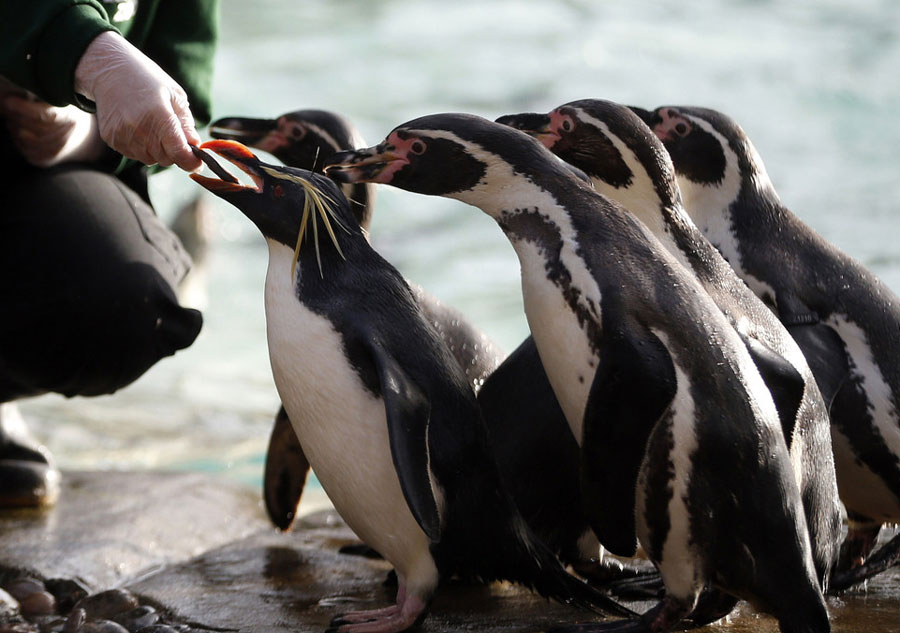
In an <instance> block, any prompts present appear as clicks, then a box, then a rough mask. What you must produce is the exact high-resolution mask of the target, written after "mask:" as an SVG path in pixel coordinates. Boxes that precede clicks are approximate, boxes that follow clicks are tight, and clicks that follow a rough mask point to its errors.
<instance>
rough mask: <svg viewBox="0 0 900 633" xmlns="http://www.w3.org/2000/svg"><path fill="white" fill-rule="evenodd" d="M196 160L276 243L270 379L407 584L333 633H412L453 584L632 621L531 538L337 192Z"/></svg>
mask: <svg viewBox="0 0 900 633" xmlns="http://www.w3.org/2000/svg"><path fill="white" fill-rule="evenodd" d="M197 152H198V154H199V155H200V156H202V157H203V160H204V162H206V163H207V164H208V165H209V166H210V168H211V169H212V170H213V173H214V174H215V175H217V176H218V178H211V177H208V176H204V175H201V174H191V178H192V179H194V180H195V181H196V182H197V183H199V184H200V185H202V186H204V187H205V188H207V189H208V190H209V191H211V192H213V193H214V194H216V195H218V196H219V197H221V198H223V199H225V200H226V201H228V202H230V203H231V204H233V205H234V206H236V207H237V208H238V209H239V210H240V211H241V212H243V213H244V214H245V215H246V216H247V217H248V218H249V219H250V220H251V221H253V222H254V224H256V226H257V228H258V229H259V230H260V232H261V233H262V234H263V236H264V237H265V238H266V243H267V245H268V248H269V267H268V272H267V275H266V290H265V303H266V330H267V338H268V345H269V356H270V360H271V364H272V373H273V376H274V379H275V385H276V387H277V388H278V392H279V395H280V396H281V399H282V402H283V403H284V407H285V410H286V412H287V414H288V416H289V418H290V421H291V424H292V425H293V427H294V430H295V431H296V433H297V436H298V438H299V439H300V444H301V445H302V446H303V449H304V453H305V455H306V457H307V458H308V459H309V463H310V465H311V466H312V468H313V470H314V471H315V472H316V475H317V476H318V478H319V480H320V481H321V483H322V486H323V488H324V489H325V491H326V492H327V493H328V496H329V498H330V499H331V500H332V502H333V503H334V506H335V509H336V510H337V511H338V512H339V513H340V515H341V516H342V517H343V519H344V520H345V521H346V522H347V524H348V525H349V526H350V528H351V529H353V531H354V532H355V533H356V534H357V535H358V536H359V537H360V538H361V539H362V540H363V541H364V542H366V543H367V544H368V545H370V546H371V547H373V548H374V549H375V550H376V551H378V552H380V553H381V554H382V555H383V556H384V558H385V559H386V560H388V561H389V562H390V563H391V564H392V565H393V566H394V569H395V570H396V572H397V578H398V591H397V600H396V604H394V605H392V606H390V607H387V608H385V609H380V610H369V611H360V612H353V613H349V614H344V615H342V616H338V617H337V618H336V619H335V620H334V621H333V622H332V625H333V630H336V631H340V632H341V633H361V632H365V633H389V632H393V631H402V630H406V629H408V628H410V627H412V626H413V625H415V624H416V623H418V622H419V621H421V619H422V618H424V616H425V614H426V613H427V609H428V605H429V603H430V600H431V597H432V595H433V594H434V592H435V590H436V588H437V586H438V581H439V579H440V578H442V577H447V576H449V575H451V574H455V575H458V576H459V577H461V578H477V579H481V580H485V581H489V580H495V579H504V580H509V581H514V582H519V583H522V584H524V585H526V586H528V587H531V588H533V589H535V590H536V591H538V592H539V593H540V594H541V595H544V596H547V597H551V598H554V599H557V600H560V601H562V602H565V603H570V604H574V605H578V606H584V607H593V608H596V609H607V610H610V611H612V612H615V613H630V611H629V610H628V609H625V608H624V607H621V606H620V605H618V604H617V603H616V602H614V601H612V600H611V599H609V598H607V597H606V596H603V595H602V594H599V593H598V592H596V591H595V590H594V589H592V588H591V587H590V586H588V585H587V584H585V583H584V582H582V581H580V580H578V579H576V578H575V577H574V576H572V575H570V574H569V573H568V572H566V571H565V569H564V568H563V567H562V565H561V564H560V563H559V561H558V560H557V559H556V558H555V557H554V556H553V554H552V552H550V550H549V549H547V548H546V546H544V545H543V544H542V543H541V542H540V541H539V540H537V539H536V538H535V537H534V535H533V534H532V533H531V532H530V530H529V529H528V527H527V525H526V524H525V523H524V521H523V520H522V518H521V516H520V515H519V514H518V512H517V511H516V508H515V506H514V504H513V502H512V499H511V498H510V497H509V495H508V494H507V493H506V492H505V489H504V488H503V485H502V481H501V479H500V476H499V474H498V472H497V468H496V464H495V463H494V462H493V458H492V456H491V453H490V449H489V446H488V441H487V433H486V429H485V426H484V422H483V420H482V418H481V413H480V410H479V408H478V404H477V402H476V400H475V394H474V392H473V390H472V389H471V387H470V386H469V384H468V381H467V379H466V376H465V374H464V373H463V371H462V369H461V368H460V367H459V365H458V364H457V363H456V361H455V360H454V359H453V356H452V355H451V353H450V351H449V349H448V348H447V346H446V345H445V344H444V342H443V341H442V339H441V337H440V335H439V334H438V333H437V331H436V330H435V328H434V327H433V326H432V325H431V324H430V323H429V322H428V321H427V320H426V319H425V318H424V316H423V313H422V310H421V308H420V306H419V305H418V303H417V302H416V299H415V296H414V294H413V293H412V291H411V290H410V289H409V286H408V285H407V284H406V282H405V281H404V279H403V277H402V276H401V275H400V273H399V272H398V271H397V270H396V269H395V268H394V267H392V266H391V265H390V264H389V263H388V262H386V261H385V260H384V259H382V258H381V257H380V256H379V255H378V254H377V253H376V252H375V251H374V250H373V249H372V247H371V246H370V245H369V243H368V241H367V240H366V239H365V237H364V235H363V232H362V230H361V229H360V227H359V225H358V224H356V222H354V218H353V215H352V213H351V211H350V208H349V203H348V202H347V200H346V198H344V197H343V195H342V194H341V191H340V189H339V188H338V186H337V184H336V183H334V182H333V181H332V180H330V179H329V178H327V177H325V176H322V175H320V174H316V173H314V172H310V171H306V170H300V169H297V168H291V167H284V166H275V165H269V164H266V163H263V162H261V161H260V160H259V159H257V158H256V156H254V155H253V154H252V153H251V152H250V150H249V149H247V148H246V147H245V146H243V145H241V144H239V143H236V142H233V141H222V140H214V141H209V142H207V143H204V144H203V145H202V146H201V147H200V148H199V149H198V150H197ZM207 152H214V153H215V154H217V155H219V156H221V157H223V158H225V159H227V160H228V161H230V162H231V163H233V164H234V165H236V166H237V167H238V168H240V169H241V170H243V171H244V172H246V173H247V174H249V176H250V177H251V178H252V180H253V182H254V184H253V185H246V186H245V185H242V184H240V182H238V181H237V179H236V178H234V176H231V175H230V174H229V173H228V172H227V171H226V170H224V168H222V167H221V166H219V165H218V163H216V162H215V159H214V158H213V157H212V156H211V155H209V154H208V153H207ZM319 225H321V226H322V227H323V228H322V230H321V231H319V230H318V227H319ZM307 231H309V232H311V233H312V237H310V235H309V234H308V232H307ZM320 232H321V233H322V234H323V235H322V236H319V233H320ZM326 235H327V237H326Z"/></svg>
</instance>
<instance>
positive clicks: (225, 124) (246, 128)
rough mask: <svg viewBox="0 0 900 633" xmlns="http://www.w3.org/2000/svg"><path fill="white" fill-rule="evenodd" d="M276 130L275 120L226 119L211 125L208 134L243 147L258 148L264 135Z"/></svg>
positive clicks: (276, 122) (276, 123)
mask: <svg viewBox="0 0 900 633" xmlns="http://www.w3.org/2000/svg"><path fill="white" fill-rule="evenodd" d="M277 129H278V121H276V120H275V119H248V118H244V117H226V118H224V119H219V120H218V121H214V122H213V123H211V124H210V126H209V133H210V135H211V136H212V137H213V138H215V139H224V140H229V141H240V142H241V143H243V144H244V145H250V146H253V147H258V146H259V143H260V142H261V141H262V140H263V139H264V138H265V137H266V135H268V134H271V133H272V132H275V131H276V130H277Z"/></svg>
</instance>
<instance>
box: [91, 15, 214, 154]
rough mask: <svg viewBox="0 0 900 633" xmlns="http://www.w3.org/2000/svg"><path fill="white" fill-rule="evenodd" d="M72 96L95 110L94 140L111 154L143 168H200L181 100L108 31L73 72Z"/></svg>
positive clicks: (149, 63)
mask: <svg viewBox="0 0 900 633" xmlns="http://www.w3.org/2000/svg"><path fill="white" fill-rule="evenodd" d="M75 90H76V92H78V93H79V94H82V95H84V96H85V97H87V98H88V99H91V100H92V101H94V103H96V104H97V122H98V123H99V126H100V136H101V137H103V140H104V141H106V143H107V144H108V145H109V146H110V147H112V148H113V149H114V150H116V151H117V152H119V153H121V154H123V155H125V156H127V157H128V158H133V159H135V160H139V161H141V162H142V163H146V164H147V165H152V164H154V163H159V164H160V165H162V166H163V167H168V166H169V165H171V164H173V163H174V164H176V165H178V166H179V167H181V168H182V169H184V170H185V171H194V170H196V169H199V168H200V166H201V162H200V159H198V158H197V157H196V156H194V154H193V152H191V148H190V146H189V144H192V145H199V144H200V136H199V135H198V134H197V130H196V129H195V128H194V117H193V115H192V114H191V110H190V107H189V106H188V99H187V95H186V94H185V92H184V90H183V89H182V87H181V86H179V85H178V83H177V82H176V81H175V80H174V79H172V78H171V77H169V75H167V74H166V72H165V71H164V70H163V69H162V68H160V67H159V66H158V65H157V64H156V62H154V61H153V60H151V59H150V58H149V57H147V56H146V55H144V54H143V53H141V52H140V51H139V50H138V49H137V48H135V47H134V46H133V45H132V44H131V43H130V42H128V40H126V39H125V38H124V37H122V36H121V35H119V34H118V33H116V32H113V31H107V32H104V33H101V34H100V35H98V36H97V37H96V38H94V40H93V41H92V42H91V43H90V44H89V45H88V47H87V49H85V52H84V54H83V55H82V56H81V59H80V60H79V62H78V66H77V67H76V68H75Z"/></svg>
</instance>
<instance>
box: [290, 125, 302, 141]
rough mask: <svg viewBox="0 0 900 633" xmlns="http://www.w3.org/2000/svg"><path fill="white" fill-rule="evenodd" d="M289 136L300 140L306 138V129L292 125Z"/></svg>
mask: <svg viewBox="0 0 900 633" xmlns="http://www.w3.org/2000/svg"><path fill="white" fill-rule="evenodd" d="M291 136H292V137H294V138H296V139H300V138H303V137H304V136H306V128H305V127H303V126H302V125H292V126H291Z"/></svg>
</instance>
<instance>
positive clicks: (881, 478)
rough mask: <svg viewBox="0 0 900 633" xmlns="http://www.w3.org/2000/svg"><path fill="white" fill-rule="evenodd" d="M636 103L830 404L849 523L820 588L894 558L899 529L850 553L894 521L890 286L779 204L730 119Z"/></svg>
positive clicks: (899, 463) (861, 575) (899, 344)
mask: <svg viewBox="0 0 900 633" xmlns="http://www.w3.org/2000/svg"><path fill="white" fill-rule="evenodd" d="M641 115H642V118H644V120H645V121H646V122H647V123H648V124H649V125H650V127H651V128H652V129H653V130H654V132H655V133H656V135H657V136H658V137H659V138H660V139H661V140H662V142H663V143H664V145H665V147H666V149H667V150H668V152H669V154H670V155H671V157H672V162H673V163H674V166H675V171H676V173H677V176H678V184H679V186H680V188H681V191H682V195H683V196H684V205H685V208H686V210H687V212H688V213H689V214H690V216H691V218H692V219H693V220H694V222H695V223H696V224H697V226H699V227H700V229H701V230H702V231H703V233H704V234H705V235H706V236H707V237H708V238H709V240H710V241H711V242H712V243H713V244H714V245H715V246H716V248H718V249H719V251H721V252H722V254H723V255H724V257H725V258H726V259H727V260H728V262H729V263H730V264H731V266H732V267H733V268H734V270H735V271H736V272H737V274H738V275H739V276H740V277H741V278H742V279H743V280H744V281H745V282H746V283H747V285H748V286H749V287H750V288H751V289H752V290H753V291H754V292H755V293H756V294H757V295H759V296H760V297H761V298H762V299H763V301H764V302H766V303H767V304H768V305H769V306H771V308H772V309H773V310H774V311H775V312H776V314H777V315H778V316H779V318H780V319H781V321H782V322H783V323H784V324H785V326H786V327H787V329H788V331H789V332H790V333H791V335H792V336H793V337H794V339H795V340H796V341H797V344H798V345H799V346H800V349H802V350H803V353H804V354H805V355H806V359H807V361H808V362H809V365H810V367H811V369H812V371H813V374H814V375H815V377H816V381H817V382H818V385H819V388H820V389H821V391H822V395H823V396H824V398H825V401H826V402H827V403H828V404H829V405H830V409H829V413H830V417H831V435H832V447H833V450H834V458H835V469H836V471H837V483H838V490H839V492H840V497H841V501H843V503H844V505H845V507H846V509H847V515H848V519H849V523H850V529H849V532H848V534H847V537H846V539H845V541H844V545H843V547H842V553H841V559H840V564H839V569H838V571H837V572H836V573H835V574H834V575H833V576H832V580H831V588H832V589H834V590H838V589H842V588H846V587H847V586H849V585H852V584H854V583H856V582H858V581H860V580H863V579H865V578H866V577H868V576H870V575H872V574H873V573H876V572H878V571H880V570H882V569H884V568H886V567H888V566H890V565H892V564H896V563H897V562H898V561H900V537H895V538H894V539H893V540H892V541H891V542H890V543H889V544H886V545H885V546H884V547H882V548H881V549H880V550H879V551H878V552H876V553H875V554H874V555H873V556H872V558H870V559H869V560H868V561H866V563H865V565H861V563H862V561H863V560H864V559H865V558H866V557H867V556H868V555H869V553H870V552H871V550H872V548H873V546H874V544H875V541H876V538H877V536H878V532H879V530H880V529H881V524H882V523H885V522H892V523H895V522H897V521H900V362H898V358H900V336H898V331H900V298H898V297H897V296H896V295H895V294H894V293H893V292H891V290H890V289H889V288H888V287H887V286H885V285H884V283H882V282H881V281H880V280H879V279H878V278H877V277H876V276H875V275H874V274H872V272H870V271H869V270H868V269H866V268H865V267H864V266H863V265H862V264H860V263H859V262H857V261H856V260H854V259H853V258H851V257H849V256H848V255H846V254H845V253H843V252H841V251H840V250H839V249H837V248H836V247H835V246H833V245H832V244H830V243H828V242H827V241H826V240H824V239H823V238H822V237H821V236H820V235H818V234H817V233H816V232H815V231H814V230H813V229H812V228H810V227H809V226H808V225H806V224H804V223H803V222H802V221H801V220H800V219H799V218H797V216H795V215H794V214H793V213H791V211H790V210H788V209H787V208H786V207H785V206H784V204H782V202H781V200H780V199H779V197H778V194H777V193H776V191H775V188H774V186H773V185H772V182H771V181H770V180H769V177H768V175H767V173H766V169H765V166H764V165H763V162H762V159H761V158H760V157H759V155H758V154H757V152H756V150H755V148H754V147H753V145H752V143H751V142H750V139H749V138H748V137H747V135H746V134H745V133H744V131H743V130H742V129H741V128H740V126H739V125H738V124H737V123H735V122H734V121H733V120H732V119H730V118H729V117H727V116H725V115H724V114H721V113H719V112H716V111H714V110H708V109H705V108H694V107H677V108H676V107H668V106H666V107H660V108H657V109H656V110H654V111H653V112H646V111H643V112H641Z"/></svg>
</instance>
